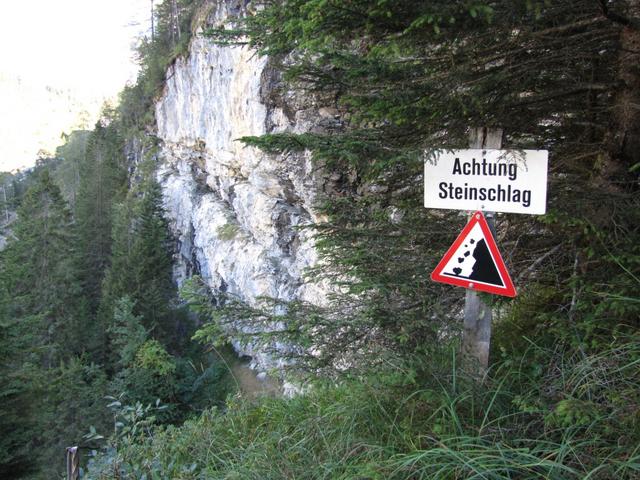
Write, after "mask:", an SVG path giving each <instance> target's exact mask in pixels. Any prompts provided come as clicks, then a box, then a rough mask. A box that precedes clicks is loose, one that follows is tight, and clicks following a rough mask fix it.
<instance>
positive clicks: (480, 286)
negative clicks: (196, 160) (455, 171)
mask: <svg viewBox="0 0 640 480" xmlns="http://www.w3.org/2000/svg"><path fill="white" fill-rule="evenodd" d="M476 224H480V228H481V230H482V234H483V235H484V238H485V242H486V244H487V247H488V248H489V251H490V252H491V255H492V257H493V261H494V263H495V266H496V268H497V270H498V272H499V274H500V276H501V278H502V281H503V283H504V286H498V285H491V284H488V283H481V282H474V281H472V280H469V279H466V278H455V277H451V276H447V275H443V274H442V271H443V270H444V268H445V267H446V266H447V263H449V260H451V258H452V257H453V256H454V255H455V253H456V251H457V250H458V248H459V247H460V245H461V244H462V242H464V241H465V239H466V238H467V236H468V235H469V232H471V229H472V228H473V227H474V226H475V225H476ZM431 280H433V281H434V282H440V283H446V284H449V285H455V286H457V287H464V288H467V289H471V290H475V291H479V292H487V293H493V294H494V295H504V296H506V297H515V296H516V289H515V287H514V286H513V282H512V281H511V277H510V276H509V272H508V271H507V267H506V265H505V263H504V260H503V259H502V255H500V251H499V250H498V246H497V245H496V241H495V239H494V238H493V235H492V234H491V230H490V229H489V225H488V224H487V220H486V218H484V215H483V213H482V212H481V211H477V212H475V213H474V214H473V215H472V217H471V220H469V222H468V223H467V225H466V226H465V227H464V228H463V229H462V232H460V235H458V238H456V240H455V242H453V245H451V247H449V250H447V253H445V254H444V257H442V260H440V262H439V263H438V265H437V266H436V268H435V269H434V270H433V272H432V273H431Z"/></svg>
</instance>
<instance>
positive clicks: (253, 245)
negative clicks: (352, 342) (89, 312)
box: [156, 0, 325, 370]
mask: <svg viewBox="0 0 640 480" xmlns="http://www.w3.org/2000/svg"><path fill="white" fill-rule="evenodd" d="M235 3H236V2H232V1H222V0H220V1H217V2H214V3H213V4H212V5H210V7H211V11H210V13H209V14H208V15H209V17H208V22H209V23H210V24H216V23H218V22H220V21H221V20H223V19H224V18H226V17H227V16H229V15H237V14H239V13H242V12H241V11H239V10H240V7H237V8H234V4H235ZM167 79H168V80H167V84H166V87H165V91H164V94H163V96H162V98H161V99H160V100H159V102H158V103H157V105H156V119H157V125H158V131H157V135H158V137H159V139H160V140H161V151H160V158H161V166H160V168H159V171H158V179H159V181H160V183H161V185H162V187H163V192H164V203H165V208H166V211H167V213H168V216H169V219H170V221H171V225H172V228H173V230H174V234H175V236H176V238H177V240H178V254H177V261H176V265H175V278H176V281H177V282H178V284H180V283H181V282H182V281H183V280H184V279H185V278H188V277H189V276H190V275H192V274H194V273H198V274H200V275H201V276H202V278H203V279H204V281H205V282H206V283H207V285H208V286H209V287H210V289H211V290H212V292H214V293H216V292H227V293H230V294H233V295H235V296H238V297H240V298H241V299H243V300H244V301H246V302H248V303H249V304H253V303H255V300H256V298H257V297H260V296H268V297H272V298H278V299H284V300H293V299H302V300H305V301H309V302H312V303H316V304H320V303H322V302H323V299H324V297H325V290H324V288H323V287H321V286H319V285H317V284H309V283H306V282H305V281H304V279H303V272H304V270H305V268H307V267H309V266H311V265H313V264H314V263H315V262H316V260H317V257H316V252H315V250H314V247H313V244H312V242H311V240H310V238H309V237H310V233H309V232H308V231H305V230H304V229H302V230H301V229H299V228H298V227H301V226H304V225H308V224H309V223H311V222H313V221H314V220H315V218H314V212H313V205H314V202H315V200H316V196H317V192H318V191H319V188H320V184H321V183H322V179H321V178H320V177H319V174H317V173H314V169H313V167H312V165H311V162H310V159H309V158H308V155H305V154H290V155H284V156H280V155H267V154H265V153H263V152H261V151H259V150H257V149H255V148H251V147H246V146H244V144H243V143H241V142H239V141H237V139H239V138H240V137H243V136H248V135H252V136H253V135H262V134H264V133H271V132H283V131H290V132H304V131H308V130H310V129H313V128H315V127H316V126H317V125H318V124H319V122H320V120H321V118H322V113H321V112H320V111H319V109H318V108H317V107H316V106H315V105H313V103H312V101H311V100H305V99H304V98H302V97H301V95H299V94H295V93H294V92H288V93H284V94H282V93H277V92H279V89H277V86H278V73H277V72H276V71H274V70H273V69H272V68H271V67H270V64H269V61H268V59H265V58H261V57H258V56H257V55H256V54H255V52H254V51H251V50H249V49H248V48H246V47H240V46H219V45H215V44H213V43H212V42H211V41H210V40H208V39H206V38H203V37H201V36H195V37H194V39H193V40H192V44H191V47H190V53H189V55H188V57H187V58H182V59H178V60H177V61H176V62H175V64H174V65H173V66H172V67H171V68H170V69H169V72H168V74H167ZM305 102H306V103H305ZM235 347H236V349H237V350H239V352H238V353H240V354H243V355H250V356H251V357H252V367H253V368H256V369H259V370H264V369H268V368H273V367H276V368H277V367H278V365H279V362H280V360H278V359H277V358H271V357H270V356H268V355H267V354H266V353H265V352H261V351H259V350H257V349H256V347H255V346H251V345H240V344H237V345H235ZM283 348H285V347H284V346H283Z"/></svg>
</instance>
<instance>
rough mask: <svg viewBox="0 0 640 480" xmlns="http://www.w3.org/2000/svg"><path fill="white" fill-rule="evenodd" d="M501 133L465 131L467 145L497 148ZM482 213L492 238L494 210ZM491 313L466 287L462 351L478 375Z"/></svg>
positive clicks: (485, 351)
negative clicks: (467, 134)
mask: <svg viewBox="0 0 640 480" xmlns="http://www.w3.org/2000/svg"><path fill="white" fill-rule="evenodd" d="M502 133H503V130H502V129H501V128H495V129H487V128H475V129H472V130H471V132H470V135H469V148H481V149H484V148H486V149H500V148H501V147H502ZM483 213H484V214H485V217H486V219H487V223H488V225H489V229H490V230H491V233H492V234H493V236H494V238H495V235H496V234H495V214H494V212H483ZM492 317H493V313H492V311H491V305H487V304H485V303H484V302H483V301H482V300H480V297H479V295H478V292H476V291H474V290H469V289H468V290H467V291H466V297H465V302H464V332H463V336H462V355H463V357H464V359H465V363H466V365H467V366H468V367H470V369H471V371H472V372H473V373H474V374H478V375H479V376H481V377H484V375H485V374H486V371H487V368H488V367H489V347H490V345H491V320H492Z"/></svg>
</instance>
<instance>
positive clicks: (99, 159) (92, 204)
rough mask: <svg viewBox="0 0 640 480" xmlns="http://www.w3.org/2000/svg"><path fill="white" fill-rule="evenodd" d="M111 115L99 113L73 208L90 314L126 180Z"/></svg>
mask: <svg viewBox="0 0 640 480" xmlns="http://www.w3.org/2000/svg"><path fill="white" fill-rule="evenodd" d="M113 115H114V113H113V112H111V111H109V110H105V111H103V118H102V119H101V120H100V121H99V122H98V123H97V124H96V126H95V129H94V130H93V131H92V132H91V134H90V136H89V139H88V142H87V148H86V153H85V155H84V158H83V159H82V162H81V164H80V182H79V187H78V199H77V207H76V218H77V223H78V232H79V254H80V262H81V265H82V283H83V289H84V292H85V295H86V296H87V298H88V300H89V303H90V306H91V309H92V311H94V312H95V310H96V309H97V306H98V303H99V299H100V289H101V285H102V280H103V278H104V275H105V271H106V268H107V266H108V263H109V258H110V255H111V230H112V217H113V206H114V203H115V202H117V201H118V200H120V198H119V197H120V196H121V194H122V192H123V190H124V188H123V187H124V186H125V176H126V169H125V167H124V148H123V140H122V138H121V136H120V134H119V132H118V127H117V124H116V123H115V122H114V121H113Z"/></svg>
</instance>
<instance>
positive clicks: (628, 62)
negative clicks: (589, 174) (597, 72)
mask: <svg viewBox="0 0 640 480" xmlns="http://www.w3.org/2000/svg"><path fill="white" fill-rule="evenodd" d="M628 5H629V7H628V10H627V12H626V18H628V19H630V20H632V22H631V24H630V25H626V26H623V27H622V30H621V32H620V45H619V55H618V83H619V88H618V90H617V92H616V95H615V97H614V99H613V108H612V114H611V123H610V128H609V133H608V135H607V138H606V149H607V153H608V162H606V163H605V165H603V172H602V177H604V179H606V181H607V183H609V185H608V186H609V187H612V184H617V183H618V182H619V181H621V180H624V179H627V180H628V176H627V175H628V171H629V168H631V167H632V166H634V165H637V164H640V30H639V29H638V28H637V25H636V22H635V21H637V20H638V19H640V0H630V1H629V2H628ZM634 20H635V21H634Z"/></svg>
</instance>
